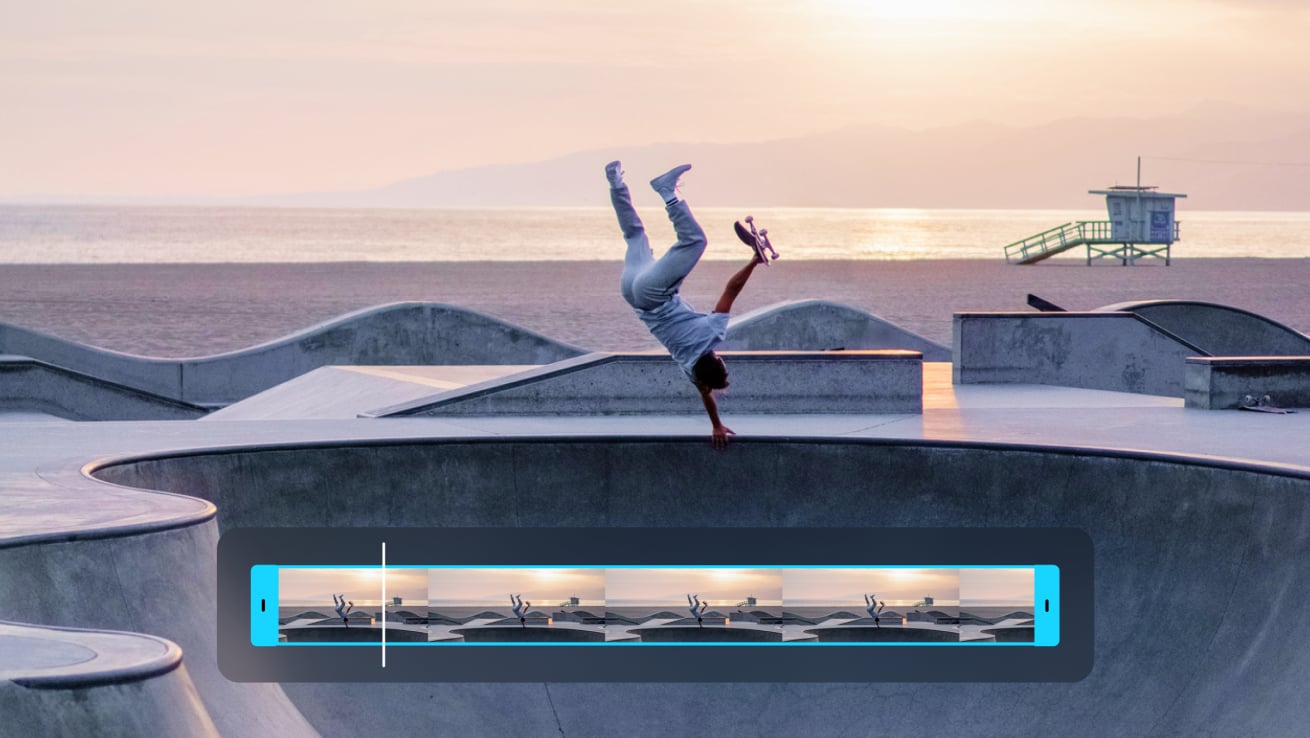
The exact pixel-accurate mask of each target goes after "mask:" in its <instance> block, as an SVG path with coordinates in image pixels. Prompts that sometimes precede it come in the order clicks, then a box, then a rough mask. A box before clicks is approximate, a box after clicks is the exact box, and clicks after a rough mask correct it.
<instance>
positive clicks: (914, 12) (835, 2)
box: [823, 0, 991, 20]
mask: <svg viewBox="0 0 1310 738" xmlns="http://www.w3.org/2000/svg"><path fill="white" fill-rule="evenodd" d="M823 4H824V5H827V6H828V7H830V8H832V9H833V11H835V12H836V13H839V14H841V15H845V16H849V17H857V18H877V19H881V20H940V19H947V18H951V19H970V18H986V17H990V15H991V14H990V13H989V12H988V10H989V8H988V5H987V4H985V3H978V2H968V0H824V3H823Z"/></svg>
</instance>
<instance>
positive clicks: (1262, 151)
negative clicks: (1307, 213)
mask: <svg viewBox="0 0 1310 738" xmlns="http://www.w3.org/2000/svg"><path fill="white" fill-rule="evenodd" d="M1070 94H1076V93H1074V92H1072V91H1071V92H1070ZM1138 155H1141V156H1143V157H1144V158H1143V162H1142V168H1143V177H1142V180H1143V184H1150V185H1158V186H1159V187H1160V189H1161V190H1163V191H1166V192H1181V193H1186V194H1187V195H1188V200H1187V201H1185V202H1184V203H1183V207H1185V208H1187V209H1194V210H1310V113H1277V112H1270V111H1263V110H1257V109H1253V108H1246V107H1240V106H1236V105H1229V104H1226V103H1205V104H1202V105H1199V106H1197V107H1195V108H1192V109H1190V110H1188V111H1186V112H1184V113H1180V114H1178V115H1171V116H1164V117H1157V118H1134V117H1129V116H1127V115H1122V116H1117V115H1105V116H1098V117H1082V118H1072V119H1067V120H1060V121H1055V122H1051V123H1044V124H1040V125H1034V126H1029V127H1016V126H1003V125H997V124H994V123H987V122H973V123H966V124H961V125H953V126H948V127H941V128H930V129H926V130H919V131H915V130H908V129H903V128H892V127H886V126H860V127H853V128H845V129H841V130H836V131H830V132H826V133H819V134H815V135H810V136H802V137H797V138H788V139H781V140H775V141H765V142H759V143H742V144H717V143H714V144H711V143H663V144H654V145H643V146H632V147H626V148H612V149H597V150H592V151H582V152H578V153H574V154H570V155H568V156H564V157H560V158H557V159H551V160H548V161H540V162H533V163H525V164H516V165H500V166H487V167H477V168H472V169H459V170H451V171H442V172H437V173H435V174H430V175H427V176H422V177H416V178H414V179H407V180H403V181H400V182H396V183H394V184H390V185H387V186H384V187H379V188H376V189H369V190H359V191H354V192H323V193H302V194H287V195H274V196H267V197H257V198H255V197H252V198H240V199H236V200H233V199H225V200H224V201H223V204H254V205H278V206H306V207H398V208H410V207H415V208H426V207H501V206H503V207H518V206H573V205H600V204H604V203H606V202H607V201H608V200H607V197H606V195H605V192H606V189H605V188H606V185H605V178H604V173H603V171H602V170H603V167H604V164H605V162H607V161H610V160H612V159H622V160H623V162H624V168H625V169H626V170H627V172H628V179H629V181H630V183H631V184H633V185H636V186H640V187H645V182H646V180H648V179H649V178H650V177H652V176H654V175H656V174H659V173H660V172H662V171H664V170H665V169H667V168H668V167H670V166H672V165H674V164H678V163H681V162H691V163H693V164H694V165H695V169H694V171H693V172H692V173H691V174H690V175H688V178H687V180H686V185H685V188H684V189H685V194H686V197H687V199H688V200H689V201H691V202H693V203H694V204H698V205H720V206H748V207H777V206H799V207H879V208H1089V207H1099V203H1097V202H1096V201H1095V200H1093V199H1090V198H1089V197H1088V196H1087V194H1086V193H1087V190H1089V189H1096V188H1102V187H1106V186H1109V185H1114V184H1133V183H1134V181H1135V177H1136V157H1137V156H1138ZM1183 160H1185V161H1183ZM1233 162H1260V163H1264V164H1266V165H1256V164H1250V163H1233ZM1273 164H1276V165H1273ZM652 197H653V196H652ZM61 199H62V198H61ZM137 201H139V200H137ZM193 202H194V200H193Z"/></svg>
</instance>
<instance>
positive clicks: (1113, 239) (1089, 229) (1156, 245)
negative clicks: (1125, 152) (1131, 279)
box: [1005, 159, 1187, 266]
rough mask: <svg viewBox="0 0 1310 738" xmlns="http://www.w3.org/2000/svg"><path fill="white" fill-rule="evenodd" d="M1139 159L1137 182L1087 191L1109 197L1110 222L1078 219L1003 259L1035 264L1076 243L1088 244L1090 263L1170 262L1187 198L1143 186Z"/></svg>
mask: <svg viewBox="0 0 1310 738" xmlns="http://www.w3.org/2000/svg"><path fill="white" fill-rule="evenodd" d="M1141 172H1142V164H1141V160H1140V159H1139V160H1138V163H1137V182H1138V183H1137V185H1136V186H1127V185H1125V186H1115V187H1109V188H1107V189H1104V190H1088V194H1090V195H1105V209H1106V211H1107V212H1108V213H1109V215H1110V219H1109V220H1078V221H1073V222H1071V223H1065V224H1064V225H1059V226H1056V227H1055V228H1052V229H1050V230H1047V231H1042V232H1041V233H1038V234H1037V235H1035V236H1029V237H1028V238H1025V239H1022V240H1019V241H1015V242H1014V243H1012V244H1010V245H1008V246H1006V247H1005V261H1006V262H1007V263H1010V264H1035V263H1037V262H1039V261H1041V260H1043V259H1047V258H1050V257H1052V256H1055V255H1056V254H1059V253H1061V252H1064V251H1068V250H1069V249H1072V248H1076V247H1078V246H1086V247H1087V263H1088V264H1089V265H1090V264H1091V263H1092V259H1101V258H1104V257H1109V258H1112V259H1118V260H1119V263H1120V264H1122V265H1123V266H1132V265H1133V264H1134V263H1136V261H1137V260H1138V259H1142V258H1146V257H1156V258H1162V259H1164V263H1165V266H1169V261H1170V249H1171V247H1172V246H1173V242H1174V241H1177V240H1178V239H1179V229H1178V225H1179V224H1178V221H1177V220H1175V219H1174V201H1175V200H1176V199H1178V198H1180V197H1187V195H1181V194H1176V193H1170V192H1157V191H1156V188H1155V187H1143V186H1142V184H1141V181H1142V175H1141Z"/></svg>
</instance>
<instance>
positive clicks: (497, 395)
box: [360, 351, 923, 418]
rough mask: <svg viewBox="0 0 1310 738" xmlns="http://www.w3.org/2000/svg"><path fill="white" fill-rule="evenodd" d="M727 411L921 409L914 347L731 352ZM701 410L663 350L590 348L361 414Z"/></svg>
mask: <svg viewBox="0 0 1310 738" xmlns="http://www.w3.org/2000/svg"><path fill="white" fill-rule="evenodd" d="M720 356H722V357H723V358H724V360H725V361H726V362H727V364H728V383H729V385H728V390H727V391H726V392H724V393H722V395H721V396H720V399H719V411H720V413H733V412H736V413H760V414H768V413H784V414H785V413H879V414H882V413H921V412H923V356H922V354H920V353H919V352H917V351H829V352H823V351H750V352H745V351H724V352H720ZM701 412H704V410H703V408H702V406H701V403H700V398H699V395H698V394H697V392H696V389H695V387H694V386H693V385H692V384H691V382H690V381H688V379H687V377H686V375H684V374H683V373H682V370H681V369H680V368H679V367H678V366H677V364H675V363H673V361H672V360H670V359H669V357H668V355H667V354H664V353H662V352H650V353H637V354H601V353H596V354H588V355H586V356H582V357H578V358H576V359H569V360H566V361H561V362H556V363H555V364H551V365H548V366H544V367H541V368H539V369H533V370H529V371H526V372H522V373H520V374H514V375H511V376H508V377H505V378H503V379H496V380H492V381H489V382H483V383H480V384H475V385H470V386H469V387H466V388H464V389H459V390H452V391H449V392H442V393H438V394H434V395H432V396H430V397H427V398H423V399H420V400H416V401H413V402H409V403H405V404H401V405H393V406H391V407H385V408H381V409H378V410H373V411H370V412H368V413H363V414H361V416H360V417H375V418H377V417H399V416H439V415H443V416H444V415H636V414H645V413H658V414H697V413H701Z"/></svg>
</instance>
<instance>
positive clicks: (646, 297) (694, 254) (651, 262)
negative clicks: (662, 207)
mask: <svg viewBox="0 0 1310 738" xmlns="http://www.w3.org/2000/svg"><path fill="white" fill-rule="evenodd" d="M610 200H612V201H613V203H614V213H615V214H616V215H618V216H619V228H621V229H623V240H624V241H626V242H627V244H628V252H627V254H626V255H625V256H624V257H623V276H622V278H620V280H619V292H621V293H622V294H623V299H625V300H627V301H628V304H629V305H631V306H633V307H635V308H638V309H641V310H654V309H655V308H657V307H659V306H660V305H663V304H664V303H665V302H667V301H668V299H669V298H670V297H673V296H674V295H676V294H678V288H679V287H681V286H682V280H684V279H686V278H687V275H688V274H691V270H692V269H694V268H695V267H696V263H697V262H699V261H700V257H701V254H704V253H705V244H706V240H705V231H704V230H702V229H701V227H700V224H699V223H697V222H696V219H695V218H693V217H692V215H691V209H690V208H688V207H687V203H686V202H683V201H682V200H678V201H677V202H675V203H673V204H672V205H669V206H667V208H666V210H668V213H669V220H670V221H671V222H672V223H673V232H674V233H675V234H676V235H677V237H678V242H677V243H675V244H673V246H671V247H669V250H668V251H666V252H665V253H664V256H661V257H660V258H659V259H658V260H657V259H656V258H655V254H654V253H652V252H651V250H650V239H649V238H648V237H647V236H646V228H645V227H644V226H643V225H642V224H641V218H640V217H639V216H638V215H637V210H636V209H635V208H633V207H632V193H631V192H629V191H628V187H627V185H624V186H623V187H620V188H618V189H614V188H610Z"/></svg>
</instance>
